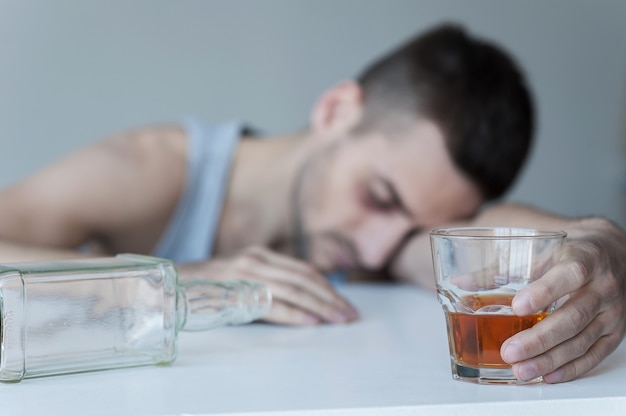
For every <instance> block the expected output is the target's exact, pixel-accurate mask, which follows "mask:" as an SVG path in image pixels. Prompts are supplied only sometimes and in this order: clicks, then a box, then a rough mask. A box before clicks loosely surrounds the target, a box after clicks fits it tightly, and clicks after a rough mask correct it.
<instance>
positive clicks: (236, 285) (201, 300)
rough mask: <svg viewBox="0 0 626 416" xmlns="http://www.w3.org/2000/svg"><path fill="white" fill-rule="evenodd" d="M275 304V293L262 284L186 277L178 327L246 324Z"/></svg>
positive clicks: (180, 290)
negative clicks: (273, 301) (273, 300)
mask: <svg viewBox="0 0 626 416" xmlns="http://www.w3.org/2000/svg"><path fill="white" fill-rule="evenodd" d="M271 304H272V295H271V293H270V291H269V289H268V288H267V286H265V285H263V284H262V283H258V282H250V281H245V280H231V281H227V282H214V281H210V280H205V279H195V280H185V281H181V282H179V283H178V287H177V298H176V305H177V307H176V312H177V327H178V329H179V330H183V331H204V330H207V329H212V328H217V327H220V326H226V325H239V324H245V323H248V322H252V321H254V320H256V319H259V318H262V317H263V316H265V314H267V312H268V311H269V309H270V306H271Z"/></svg>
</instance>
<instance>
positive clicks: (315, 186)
mask: <svg viewBox="0 0 626 416" xmlns="http://www.w3.org/2000/svg"><path fill="white" fill-rule="evenodd" d="M533 126H534V120H533V108H532V101H531V97H530V93H529V92H528V89H527V87H526V85H525V81H524V78H523V76H522V74H521V72H520V71H519V69H518V68H517V66H516V64H515V63H514V62H513V60H512V59H511V58H510V57H508V56H507V55H506V54H505V53H504V52H503V51H502V50H501V49H499V48H498V47H496V46H494V45H492V44H490V43H488V42H485V41H482V40H478V39H474V38H472V37H470V36H468V35H467V34H466V33H465V32H464V31H463V30H462V29H460V28H458V27H454V26H442V27H439V28H436V29H434V30H431V31H429V32H427V33H425V34H423V35H421V36H419V37H416V38H414V39H413V40H411V41H410V42H408V43H407V44H405V45H404V46H402V47H400V48H399V49H397V50H395V51H392V52H391V53H390V54H388V55H386V56H384V57H382V58H381V59H379V60H378V61H376V62H375V63H374V64H372V65H371V66H370V67H368V68H366V69H365V71H363V73H362V74H361V75H360V76H359V77H358V78H357V82H347V83H342V84H340V85H338V86H336V87H334V88H332V89H331V90H329V91H328V92H327V93H326V94H324V95H323V96H322V97H321V99H320V100H319V102H318V103H317V105H316V106H315V108H314V111H313V114H312V122H311V134H312V136H314V137H315V138H316V139H317V140H319V141H320V142H321V143H322V145H320V147H319V150H318V152H317V153H316V154H315V155H312V156H311V158H310V160H309V161H308V162H307V163H306V165H305V166H304V167H303V168H302V172H301V175H300V176H301V178H300V180H299V181H298V185H297V189H296V192H295V195H296V198H297V208H298V209H296V212H297V224H298V227H299V228H301V229H302V230H303V232H302V235H303V237H302V240H303V241H305V242H306V244H304V245H305V246H306V247H308V250H307V253H306V254H305V255H306V256H307V257H309V259H310V260H311V261H312V262H313V263H314V264H316V265H317V266H318V267H320V268H322V269H334V268H349V267H352V266H356V267H365V268H368V269H376V268H380V267H383V266H384V265H385V264H386V263H387V262H388V261H389V259H390V258H391V257H392V256H393V253H394V252H395V251H396V249H397V248H398V247H399V245H400V244H401V242H402V241H403V240H404V238H405V236H406V235H407V234H408V233H410V232H411V231H412V230H414V229H416V228H428V227H432V226H438V225H442V224H445V223H449V222H452V221H455V220H460V219H464V218H468V217H470V216H472V215H473V214H474V213H475V212H476V211H477V210H478V208H479V206H480V205H481V204H482V203H483V202H485V201H488V200H491V199H494V198H498V197H500V196H501V195H502V194H503V193H504V192H505V191H506V190H507V189H508V188H509V187H510V185H511V184H512V182H513V180H514V179H515V177H516V176H517V174H518V172H519V170H520V168H521V166H522V164H523V162H524V160H525V158H526V155H527V153H528V149H529V147H530V144H531V138H532V133H533Z"/></svg>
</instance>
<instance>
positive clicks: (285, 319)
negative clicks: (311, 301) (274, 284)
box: [262, 302, 321, 326]
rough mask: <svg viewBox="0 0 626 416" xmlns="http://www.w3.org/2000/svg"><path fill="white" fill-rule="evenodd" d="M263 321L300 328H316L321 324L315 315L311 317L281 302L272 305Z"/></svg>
mask: <svg viewBox="0 0 626 416" xmlns="http://www.w3.org/2000/svg"><path fill="white" fill-rule="evenodd" d="M262 320H263V321H265V322H271V323H275V324H283V325H298V326H314V325H319V324H320V323H321V321H320V320H319V318H317V317H315V316H314V315H311V314H309V313H307V312H305V311H303V310H302V309H299V308H297V307H294V306H291V305H289V304H286V303H281V302H275V303H274V304H272V308H271V309H270V311H269V312H268V314H267V315H265V316H264V317H263V319H262Z"/></svg>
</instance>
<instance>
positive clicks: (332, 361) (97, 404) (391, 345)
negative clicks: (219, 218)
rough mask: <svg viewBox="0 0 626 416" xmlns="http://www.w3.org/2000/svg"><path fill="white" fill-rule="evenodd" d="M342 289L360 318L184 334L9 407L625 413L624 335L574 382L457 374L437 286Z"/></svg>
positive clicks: (35, 410) (44, 410)
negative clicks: (163, 362) (143, 356)
mask: <svg viewBox="0 0 626 416" xmlns="http://www.w3.org/2000/svg"><path fill="white" fill-rule="evenodd" d="M340 291H342V292H343V293H344V294H345V295H346V296H347V297H348V298H349V299H350V300H351V301H352V302H353V303H354V304H355V305H356V306H357V307H358V308H359V310H360V311H361V314H362V319H361V320H360V321H359V322H357V323H354V324H349V325H335V326H331V325H328V326H322V327H317V328H289V327H280V326H272V325H265V324H254V325H248V326H244V327H229V328H221V329H217V330H214V331H211V332H204V333H187V332H184V333H181V336H180V354H179V358H178V360H177V361H176V363H175V364H174V365H172V366H169V367H140V368H133V369H122V370H111V371H104V372H97V373H85V374H75V375H66V376H54V377H48V378H39V379H28V380H24V381H23V382H21V383H18V384H0V415H1V416H5V415H6V416H22V415H28V416H32V415H46V416H55V415H81V416H83V415H84V416H87V415H116V416H123V415H187V414H191V415H207V414H230V415H232V414H256V415H258V414H262V415H273V414H296V415H348V416H351V415H361V414H365V415H402V416H403V415H448V414H450V415H461V414H462V415H464V416H468V415H481V416H484V415H489V414H507V415H508V416H514V415H518V414H519V415H522V414H523V415H525V416H528V415H530V414H546V415H551V416H552V415H559V414H567V415H578V414H594V415H595V414H600V415H603V416H607V415H622V416H623V415H626V376H624V374H625V373H626V343H622V345H621V346H620V347H619V349H618V350H617V351H616V352H614V353H613V354H612V355H611V356H610V357H609V358H608V359H606V360H605V361H604V362H603V363H602V364H601V365H600V366H598V367H597V368H596V369H594V370H593V371H592V372H591V373H590V374H588V375H586V376H585V377H583V378H581V379H579V380H576V381H574V382H570V383H565V384H559V385H533V386H481V385H474V384H470V383H465V382H460V381H454V380H453V379H452V378H451V376H450V368H449V358H448V347H447V340H446V332H445V323H444V319H443V312H442V311H441V309H440V306H439V304H438V303H437V300H436V298H435V295H434V293H431V292H427V291H423V290H421V289H418V288H414V287H409V286H400V285H371V284H367V285H365V284H351V285H345V286H342V287H341V288H340ZM504 410H505V413H503V411H504Z"/></svg>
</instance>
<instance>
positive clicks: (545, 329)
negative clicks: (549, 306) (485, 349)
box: [500, 293, 601, 363]
mask: <svg viewBox="0 0 626 416" xmlns="http://www.w3.org/2000/svg"><path fill="white" fill-rule="evenodd" d="M600 303H601V300H600V299H598V298H597V296H594V295H593V294H590V293H587V294H585V296H582V295H580V294H579V293H576V294H574V295H573V296H572V297H570V299H569V300H568V301H567V302H566V303H565V304H564V305H563V306H562V307H561V308H559V309H557V310H556V311H555V312H554V313H553V314H552V315H550V316H548V317H546V318H545V319H543V320H542V321H540V322H539V323H538V324H536V325H535V326H533V327H532V328H529V329H527V330H525V331H522V332H519V333H517V334H515V335H513V336H512V337H511V338H509V339H507V340H506V341H504V343H503V344H502V347H501V350H500V351H501V356H502V359H503V360H504V361H506V362H507V363H516V362H519V361H523V360H528V359H529V358H532V357H535V356H537V355H540V354H543V353H545V352H546V351H548V350H550V349H552V348H554V347H555V346H556V345H558V344H560V343H562V342H564V341H565V340H568V339H570V338H572V337H574V336H576V335H577V334H579V333H580V332H582V331H583V329H584V328H585V327H586V326H587V325H588V324H589V323H590V322H591V321H592V320H593V319H594V318H595V317H596V315H597V314H598V313H599V309H600Z"/></svg>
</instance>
